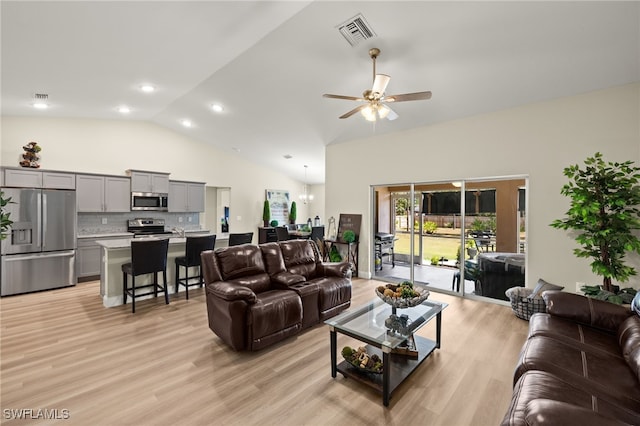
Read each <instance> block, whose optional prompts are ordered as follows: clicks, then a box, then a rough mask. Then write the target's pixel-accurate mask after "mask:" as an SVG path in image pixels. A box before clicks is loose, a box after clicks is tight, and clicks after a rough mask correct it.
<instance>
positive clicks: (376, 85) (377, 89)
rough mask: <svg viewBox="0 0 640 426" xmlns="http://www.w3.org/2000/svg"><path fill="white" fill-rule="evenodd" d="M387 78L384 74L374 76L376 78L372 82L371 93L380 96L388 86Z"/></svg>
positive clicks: (389, 78)
mask: <svg viewBox="0 0 640 426" xmlns="http://www.w3.org/2000/svg"><path fill="white" fill-rule="evenodd" d="M389 80H391V77H389V76H388V75H386V74H376V78H375V79H374V80H373V87H372V88H371V92H372V93H379V94H380V96H382V94H383V93H384V91H385V90H387V85H388V84H389Z"/></svg>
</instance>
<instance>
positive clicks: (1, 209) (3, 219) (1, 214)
mask: <svg viewBox="0 0 640 426" xmlns="http://www.w3.org/2000/svg"><path fill="white" fill-rule="evenodd" d="M9 203H12V201H11V197H8V198H4V192H2V191H0V240H4V239H5V238H7V230H8V229H9V228H10V227H11V224H13V221H12V220H11V219H9V216H11V213H9V212H7V211H6V210H5V206H6V205H7V204H9Z"/></svg>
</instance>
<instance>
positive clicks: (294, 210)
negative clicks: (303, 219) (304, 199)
mask: <svg viewBox="0 0 640 426" xmlns="http://www.w3.org/2000/svg"><path fill="white" fill-rule="evenodd" d="M297 218H298V206H296V202H295V201H292V202H291V210H289V223H296V219H297Z"/></svg>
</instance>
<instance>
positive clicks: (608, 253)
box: [551, 152, 640, 292]
mask: <svg viewBox="0 0 640 426" xmlns="http://www.w3.org/2000/svg"><path fill="white" fill-rule="evenodd" d="M584 164H585V168H584V169H581V168H580V167H579V166H578V165H577V164H576V165H572V166H569V167H566V168H565V169H564V175H565V176H567V177H568V178H569V183H567V184H565V185H564V186H563V187H562V189H561V191H560V193H561V194H562V195H565V196H567V197H569V198H570V199H571V201H570V207H569V210H568V211H567V212H566V217H565V218H564V219H557V220H554V221H553V222H552V223H551V226H552V227H554V228H557V229H563V230H571V231H576V232H577V236H576V237H575V239H576V241H577V242H578V243H579V244H580V245H581V246H582V247H580V248H576V249H574V250H573V253H574V254H575V255H576V256H577V257H584V258H591V259H592V262H591V270H592V271H593V272H594V273H595V274H597V275H600V276H602V277H603V279H602V289H603V290H605V291H608V292H613V291H612V290H613V286H612V284H611V280H612V279H615V280H618V281H620V282H625V281H627V280H628V279H629V277H631V276H634V275H636V271H635V269H634V268H633V267H631V266H628V265H626V264H625V263H624V257H625V255H626V254H627V253H628V252H635V253H638V254H640V239H639V238H638V237H637V236H636V235H634V231H635V230H638V229H640V210H639V209H638V205H640V185H638V181H639V179H640V173H639V171H640V168H638V167H636V166H634V165H633V162H632V161H625V162H623V163H617V162H616V163H612V162H605V161H604V160H603V159H602V154H601V153H599V152H596V153H595V155H594V156H593V157H589V158H587V159H586V160H585V161H584Z"/></svg>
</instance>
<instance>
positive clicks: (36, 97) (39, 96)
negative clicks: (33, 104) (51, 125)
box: [33, 93, 49, 101]
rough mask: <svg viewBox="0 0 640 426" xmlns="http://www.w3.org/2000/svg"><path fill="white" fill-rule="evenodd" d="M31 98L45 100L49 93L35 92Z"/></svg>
mask: <svg viewBox="0 0 640 426" xmlns="http://www.w3.org/2000/svg"><path fill="white" fill-rule="evenodd" d="M33 99H35V100H37V101H46V100H47V99H49V95H47V94H46V93H36V94H34V95H33Z"/></svg>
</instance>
